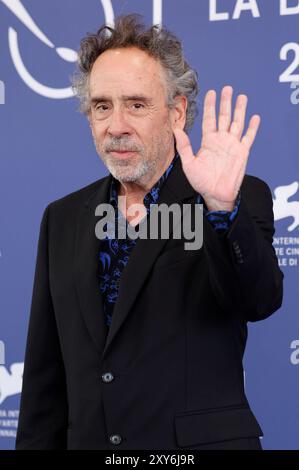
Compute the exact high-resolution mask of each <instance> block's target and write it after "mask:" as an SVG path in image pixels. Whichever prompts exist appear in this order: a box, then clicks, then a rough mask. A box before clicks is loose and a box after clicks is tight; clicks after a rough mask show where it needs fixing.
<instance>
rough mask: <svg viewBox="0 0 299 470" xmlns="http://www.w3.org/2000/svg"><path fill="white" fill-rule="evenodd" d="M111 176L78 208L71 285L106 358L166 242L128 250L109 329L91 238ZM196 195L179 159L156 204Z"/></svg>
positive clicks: (142, 243)
mask: <svg viewBox="0 0 299 470" xmlns="http://www.w3.org/2000/svg"><path fill="white" fill-rule="evenodd" d="M111 179H112V178H111V175H109V176H108V177H107V178H104V179H103V180H101V181H100V182H99V187H98V188H97V189H96V190H95V191H94V193H93V194H92V195H91V196H90V198H89V199H88V200H87V201H85V203H84V205H83V206H82V208H81V210H80V212H79V215H78V219H77V228H76V243H75V261H74V263H75V264H74V266H75V282H76V289H77V294H78V299H79V305H80V308H81V311H82V315H83V317H84V321H85V324H86V326H87V329H88V331H89V334H90V336H91V338H92V339H93V341H94V343H95V346H96V348H97V350H98V351H99V353H100V354H101V355H102V358H103V357H104V356H105V355H106V353H107V351H108V349H109V348H110V346H111V343H112V341H113V339H114V338H115V336H116V334H117V332H118V331H119V329H120V328H121V326H122V325H123V323H124V321H125V319H126V317H127V315H128V314H129V312H130V309H131V308H132V306H133V304H134V301H135V299H136V297H137V295H138V293H139V292H140V290H141V289H142V286H143V285H144V283H145V282H146V278H147V276H148V274H149V272H150V269H151V267H152V266H153V264H154V262H155V260H156V258H157V257H158V255H159V253H160V252H161V251H162V249H163V247H164V245H165V244H166V243H167V239H157V240H150V239H139V240H138V242H137V244H136V246H135V247H134V249H133V250H132V253H131V255H130V258H129V261H128V264H127V265H126V267H125V269H124V271H123V273H122V277H121V282H120V286H119V292H118V298H117V301H116V304H115V306H114V311H113V317H112V323H111V326H110V327H109V328H108V327H107V325H106V324H105V317H104V310H103V297H102V295H101V293H100V283H99V252H100V240H99V239H98V238H97V237H96V235H95V226H96V222H97V221H98V218H97V217H96V216H95V210H96V207H97V205H98V204H100V203H107V202H108V197H109V188H110V183H111ZM195 195H196V192H195V191H194V189H193V188H192V186H191V185H190V184H189V182H188V180H187V178H186V177H185V174H184V172H183V170H182V165H181V160H180V158H179V159H178V160H177V161H176V162H175V164H174V166H173V168H172V171H171V172H170V174H169V176H168V178H167V180H166V181H165V183H164V185H163V186H162V188H161V192H160V196H159V204H161V203H165V204H167V205H170V204H173V203H175V202H177V203H183V201H186V200H187V199H190V198H193V199H194V197H195Z"/></svg>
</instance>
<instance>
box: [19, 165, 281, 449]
mask: <svg viewBox="0 0 299 470" xmlns="http://www.w3.org/2000/svg"><path fill="white" fill-rule="evenodd" d="M110 180H111V175H109V176H107V177H105V178H102V179H100V180H98V181H96V182H94V183H92V184H90V185H89V186H87V187H85V188H83V189H81V190H79V191H76V192H74V193H72V194H69V195H67V196H66V197H64V198H62V199H59V200H57V201H54V202H52V203H50V204H49V205H48V206H47V207H46V209H45V211H44V214H43V218H42V222H41V227H40V236H39V242H38V252H37V262H36V271H35V278H34V287H33V294H32V304H31V312H30V323H29V330H28V338H27V346H26V355H25V368H24V377H23V390H22V396H21V407H20V418H19V427H18V432H17V441H16V448H17V449H66V448H67V449H112V450H127V449H130V450H132V449H148V450H151V449H167V450H168V449H253V448H261V447H260V441H259V436H261V435H262V430H261V428H260V426H259V424H258V423H257V421H256V419H255V417H254V415H253V413H252V411H251V409H250V407H249V404H248V401H247V398H246V395H245V393H244V385H243V367H242V357H243V353H244V348H245V343H246V337H247V322H248V321H257V320H262V319H264V318H266V317H268V316H269V315H271V314H272V313H273V312H275V311H276V310H277V309H278V308H279V307H280V306H281V302H282V291H283V287H282V286H283V283H282V280H283V274H282V272H281V271H280V269H279V267H278V263H277V258H276V255H275V251H274V249H273V247H272V236H273V234H274V225H273V212H272V197H271V192H270V190H269V187H268V186H267V184H266V183H265V182H263V181H262V180H260V179H259V178H256V177H253V176H249V175H245V177H244V180H243V183H242V186H241V203H240V207H239V212H238V215H237V217H236V218H235V220H234V222H233V224H232V226H231V227H230V229H229V231H228V232H227V233H225V234H220V233H217V232H216V231H215V230H214V229H213V227H212V226H211V225H210V223H209V222H208V220H206V219H204V221H203V223H204V225H203V232H204V240H203V246H202V248H201V249H199V250H196V251H186V250H184V247H183V243H184V240H183V239H182V240H175V239H169V240H166V239H164V240H163V239H160V240H149V239H147V240H146V239H144V240H139V241H138V243H137V245H136V246H135V248H134V249H133V251H132V254H131V256H130V260H129V263H128V264H127V266H126V268H125V270H124V271H123V275H122V278H121V283H120V288H119V296H118V299H117V303H116V305H115V310H114V313H113V321H112V325H111V327H110V330H109V331H107V326H106V325H105V322H104V314H103V305H102V298H101V294H100V289H99V271H98V270H99V243H100V241H99V240H98V239H97V238H96V236H95V224H96V222H97V221H98V220H99V218H98V217H96V216H95V208H96V206H97V205H98V204H99V203H101V202H107V201H108V190H109V184H110ZM195 198H196V193H195V191H194V190H193V188H192V187H191V186H190V184H189V183H188V181H187V179H186V177H185V175H184V173H183V170H182V167H181V161H180V159H179V160H178V161H177V163H176V164H175V166H174V168H173V170H172V172H171V173H170V175H169V177H168V179H167V180H166V183H165V185H164V186H163V187H162V189H161V193H160V199H159V203H162V202H165V203H167V204H171V203H174V202H178V203H180V204H181V203H192V204H194V203H195ZM107 373H110V374H107Z"/></svg>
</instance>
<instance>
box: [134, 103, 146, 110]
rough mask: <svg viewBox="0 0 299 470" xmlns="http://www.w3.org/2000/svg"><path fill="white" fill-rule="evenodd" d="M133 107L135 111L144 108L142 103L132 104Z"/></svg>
mask: <svg viewBox="0 0 299 470" xmlns="http://www.w3.org/2000/svg"><path fill="white" fill-rule="evenodd" d="M133 106H134V107H135V109H143V108H144V105H143V104H142V103H134V104H133Z"/></svg>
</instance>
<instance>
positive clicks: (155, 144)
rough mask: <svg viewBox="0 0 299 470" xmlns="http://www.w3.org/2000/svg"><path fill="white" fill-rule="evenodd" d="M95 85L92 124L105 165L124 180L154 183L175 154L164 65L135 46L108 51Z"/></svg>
mask: <svg viewBox="0 0 299 470" xmlns="http://www.w3.org/2000/svg"><path fill="white" fill-rule="evenodd" d="M89 86H90V88H89V90H90V99H91V111H90V115H89V121H90V125H91V129H92V134H93V138H94V142H95V146H96V149H97V152H98V153H99V155H100V156H101V158H102V160H103V162H104V164H105V165H106V166H107V168H108V170H109V171H110V173H112V175H113V176H114V177H115V178H116V179H118V180H119V181H121V182H136V183H138V182H139V183H141V182H143V183H146V182H147V181H150V180H151V178H153V177H154V175H155V174H156V173H158V172H159V170H161V168H164V166H165V163H166V162H167V161H169V162H170V161H171V159H172V157H173V155H174V140H173V132H172V124H173V119H174V114H173V110H169V108H168V107H167V103H166V102H167V91H166V81H165V78H164V73H163V69H162V66H161V65H160V63H159V62H158V61H157V60H155V59H154V58H152V57H151V56H149V55H148V54H147V53H146V52H144V51H141V50H140V49H137V48H135V47H130V48H119V49H112V50H107V51H105V52H104V53H103V54H101V55H100V56H99V57H98V59H97V60H96V61H95V63H94V65H93V67H92V70H91V74H90V82H89Z"/></svg>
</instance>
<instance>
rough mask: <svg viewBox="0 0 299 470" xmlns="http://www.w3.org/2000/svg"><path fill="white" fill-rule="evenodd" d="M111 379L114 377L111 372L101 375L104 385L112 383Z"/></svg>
mask: <svg viewBox="0 0 299 470" xmlns="http://www.w3.org/2000/svg"><path fill="white" fill-rule="evenodd" d="M113 379H114V375H113V374H112V372H105V374H103V375H102V380H103V382H105V383H109V382H112V380H113Z"/></svg>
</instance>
